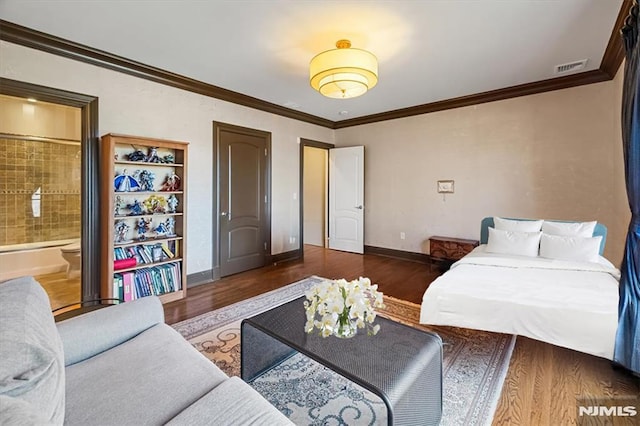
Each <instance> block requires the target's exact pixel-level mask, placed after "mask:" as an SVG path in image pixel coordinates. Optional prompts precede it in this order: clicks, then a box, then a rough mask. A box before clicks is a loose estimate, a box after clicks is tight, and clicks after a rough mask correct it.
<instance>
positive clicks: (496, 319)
mask: <svg viewBox="0 0 640 426" xmlns="http://www.w3.org/2000/svg"><path fill="white" fill-rule="evenodd" d="M484 248H485V246H484V245H483V246H480V247H477V248H476V249H475V250H474V251H473V252H471V253H470V254H469V255H467V256H465V257H464V258H463V259H461V260H460V261H458V262H456V263H455V264H453V266H452V267H451V270H450V271H448V272H447V273H445V274H444V275H442V276H441V277H439V278H438V279H436V280H435V281H434V282H433V283H431V285H430V286H429V288H428V289H427V291H426V292H425V294H424V297H423V299H422V309H421V313H420V322H421V323H423V324H436V325H450V326H456V327H465V328H473V329H478V330H487V331H495V332H500V333H509V334H517V335H522V336H527V337H531V338H533V339H537V340H542V341H544V342H548V343H552V344H554V345H558V346H563V347H566V348H570V349H574V350H577V351H581V352H586V353H589V354H592V355H596V356H600V357H604V358H608V359H612V358H613V345H614V340H615V334H616V328H617V325H618V280H619V278H620V271H618V270H617V269H616V268H615V267H614V266H613V265H612V264H611V263H610V262H609V261H607V260H606V259H605V258H604V257H600V259H599V262H598V263H582V262H569V261H558V260H551V259H544V258H539V257H538V258H529V257H524V256H508V255H502V254H501V255H496V254H492V253H486V252H485V250H484Z"/></svg>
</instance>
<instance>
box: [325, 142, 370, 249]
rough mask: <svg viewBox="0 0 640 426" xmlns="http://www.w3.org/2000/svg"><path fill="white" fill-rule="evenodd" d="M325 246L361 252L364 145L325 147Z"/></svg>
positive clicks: (362, 247) (362, 243)
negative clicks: (327, 222)
mask: <svg viewBox="0 0 640 426" xmlns="http://www.w3.org/2000/svg"><path fill="white" fill-rule="evenodd" d="M329 248H331V249H335V250H343V251H349V252H353V253H363V252H364V147H363V146H353V147H349V148H334V149H331V150H329Z"/></svg>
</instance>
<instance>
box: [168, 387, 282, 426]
mask: <svg viewBox="0 0 640 426" xmlns="http://www.w3.org/2000/svg"><path fill="white" fill-rule="evenodd" d="M292 424H293V423H292V422H291V421H290V420H289V419H288V418H287V417H286V416H285V415H284V414H282V413H281V412H280V411H278V410H277V409H276V408H275V407H274V406H273V405H271V404H270V403H269V402H268V401H267V400H266V399H264V398H263V397H262V395H260V394H259V393H258V392H256V391H255V390H254V389H253V388H252V387H251V386H249V385H248V384H246V383H245V382H243V381H242V380H241V379H240V378H239V377H231V378H230V379H229V380H227V381H225V382H224V383H222V384H220V385H219V386H218V387H216V388H215V389H213V390H212V391H211V392H209V393H208V394H206V395H205V396H203V397H202V398H200V399H199V400H198V402H196V403H195V404H193V405H191V406H189V407H187V408H186V409H185V410H184V411H183V412H182V413H180V414H179V415H177V416H176V417H175V418H173V419H172V420H171V421H170V422H169V423H168V425H172V426H196V425H202V426H205V425H265V426H278V425H292Z"/></svg>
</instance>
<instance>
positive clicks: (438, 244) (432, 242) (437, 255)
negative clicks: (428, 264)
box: [429, 236, 480, 264]
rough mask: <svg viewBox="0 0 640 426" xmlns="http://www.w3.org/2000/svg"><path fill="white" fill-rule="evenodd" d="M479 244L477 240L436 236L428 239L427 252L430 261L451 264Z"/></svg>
mask: <svg viewBox="0 0 640 426" xmlns="http://www.w3.org/2000/svg"><path fill="white" fill-rule="evenodd" d="M479 244H480V242H479V241H478V240H465V239H462V238H450V237H437V236H436V237H431V238H429V247H430V249H429V251H430V256H431V259H432V260H436V261H439V262H445V263H449V264H451V263H453V262H455V261H456V260H459V259H462V258H463V257H464V256H466V255H467V254H468V253H469V252H470V251H471V250H473V249H474V248H476V247H478V245H479Z"/></svg>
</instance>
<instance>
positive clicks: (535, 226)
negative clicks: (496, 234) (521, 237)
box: [493, 217, 543, 232]
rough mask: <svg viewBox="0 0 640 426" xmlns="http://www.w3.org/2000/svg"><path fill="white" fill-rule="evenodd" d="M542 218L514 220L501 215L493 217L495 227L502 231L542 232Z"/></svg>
mask: <svg viewBox="0 0 640 426" xmlns="http://www.w3.org/2000/svg"><path fill="white" fill-rule="evenodd" d="M542 222H543V221H542V220H513V219H503V218H501V217H494V218H493V225H494V228H496V229H500V230H502V231H518V232H540V228H541V227H542Z"/></svg>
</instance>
